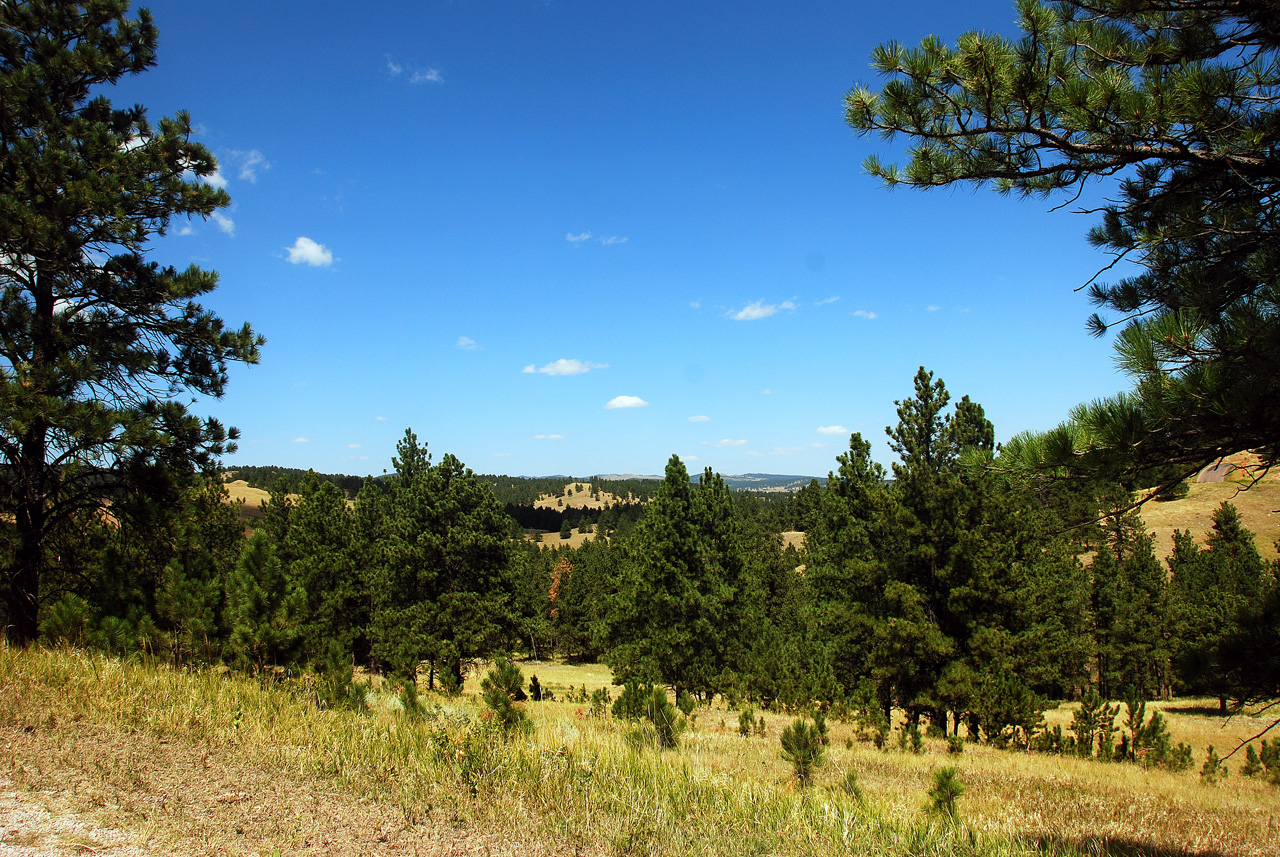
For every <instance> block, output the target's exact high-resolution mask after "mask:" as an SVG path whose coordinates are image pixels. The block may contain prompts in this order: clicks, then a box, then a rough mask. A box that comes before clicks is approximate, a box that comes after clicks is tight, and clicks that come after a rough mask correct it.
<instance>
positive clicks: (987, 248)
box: [108, 0, 1126, 475]
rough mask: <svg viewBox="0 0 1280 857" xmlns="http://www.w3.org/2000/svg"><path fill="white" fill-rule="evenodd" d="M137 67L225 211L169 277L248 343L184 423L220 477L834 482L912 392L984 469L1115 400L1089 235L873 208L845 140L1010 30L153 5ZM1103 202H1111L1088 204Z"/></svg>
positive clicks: (984, 11)
mask: <svg viewBox="0 0 1280 857" xmlns="http://www.w3.org/2000/svg"><path fill="white" fill-rule="evenodd" d="M149 6H150V8H151V10H152V12H153V13H154V15H155V18H156V22H157V25H158V26H159V30H160V50H159V61H158V65H157V66H156V68H154V69H152V70H150V71H148V72H146V73H144V74H142V75H139V76H135V77H132V78H130V79H128V80H126V81H123V82H122V83H121V84H119V85H117V86H115V87H113V88H112V89H111V91H109V92H108V94H109V95H110V97H111V98H112V99H113V100H114V101H116V102H117V103H121V104H127V103H141V104H144V105H146V106H147V108H148V111H149V115H150V116H151V118H152V119H153V121H154V120H155V119H158V118H159V117H160V116H162V115H170V114H172V113H174V112H176V111H178V110H187V111H189V112H190V113H191V115H192V119H193V122H194V123H195V124H196V126H197V127H198V129H199V132H200V133H199V139H200V140H201V141H202V142H203V143H204V144H205V145H207V146H208V147H209V148H210V149H211V150H212V151H213V153H214V154H215V155H216V156H217V157H218V158H219V161H220V175H219V177H218V180H219V181H220V182H225V186H226V188H227V190H228V191H229V192H230V194H231V197H232V200H233V202H232V205H231V207H230V208H229V209H227V210H226V211H224V212H223V213H222V214H221V215H220V218H221V219H219V220H217V221H215V220H210V221H207V222H206V221H199V220H198V221H195V222H192V223H190V224H186V223H175V224H174V226H173V229H172V230H171V233H170V235H168V236H167V237H165V238H163V239H161V240H160V241H158V242H157V243H156V244H155V246H154V248H153V257H154V258H155V259H157V260H159V261H163V262H168V263H174V264H179V265H186V264H188V263H190V262H192V261H195V262H196V263H198V264H200V265H202V266H204V267H207V268H211V269H213V270H216V271H218V272H219V274H220V275H221V286H220V288H219V289H218V291H217V292H216V293H214V294H213V295H212V296H211V297H210V299H209V300H208V301H207V303H208V305H210V306H211V307H213V308H214V309H215V310H216V311H217V312H218V313H219V314H220V315H221V316H222V317H223V318H224V319H225V320H226V321H228V322H229V323H234V324H239V323H240V322H242V321H246V320H247V321H249V322H251V323H252V324H253V326H254V327H255V329H257V330H258V331H259V332H261V333H262V334H264V335H265V336H266V337H267V340H268V342H267V345H266V347H265V348H264V350H263V356H262V362H261V364H260V365H258V366H252V367H236V368H234V369H233V371H232V374H231V383H230V385H229V387H228V391H227V394H226V395H225V396H224V397H223V398H222V399H221V400H217V401H210V402H202V403H199V404H198V405H197V407H198V408H199V409H200V410H201V411H202V412H204V413H209V414H212V415H214V416H217V417H218V418H219V419H221V420H222V421H223V422H224V423H227V424H230V425H235V426H238V427H239V428H240V430H241V432H242V434H243V437H242V440H241V447H240V451H239V452H238V453H237V454H235V455H234V456H231V457H229V458H228V459H227V462H228V463H230V464H235V463H245V464H280V465H285V466H294V467H314V468H315V469H317V470H320V471H325V472H346V473H355V474H364V473H375V474H376V473H381V472H382V470H383V469H384V468H389V467H390V458H391V456H392V454H393V453H394V447H395V443H396V441H397V440H398V439H399V438H400V437H401V436H402V434H403V432H404V430H405V428H406V427H412V428H413V430H414V431H415V432H416V433H417V435H418V437H419V439H421V440H424V441H426V442H427V443H428V444H429V446H430V449H431V450H432V451H433V452H434V453H435V454H436V456H437V457H438V456H439V455H440V454H442V453H444V452H452V453H454V454H455V455H457V456H458V457H459V458H461V459H462V460H463V461H464V462H466V463H467V464H468V465H469V466H470V467H472V468H473V469H475V470H477V471H479V472H505V473H511V474H524V475H544V474H552V473H572V474H575V475H589V474H595V473H616V472H632V473H660V472H661V470H662V467H663V465H664V464H665V462H666V460H667V458H668V457H669V456H670V455H671V454H672V453H676V454H679V455H680V456H681V457H682V458H684V459H685V460H686V462H687V463H688V464H689V467H690V469H691V470H696V469H701V468H702V467H704V466H710V467H712V468H714V469H716V470H718V471H720V472H724V473H743V472H749V471H761V472H772V473H798V474H813V475H824V474H826V473H827V471H828V470H830V469H832V467H833V466H834V460H835V456H836V455H837V454H838V453H839V452H841V451H842V450H843V449H845V448H847V445H848V434H847V432H848V431H860V432H862V433H863V435H864V436H865V437H867V438H868V439H869V440H871V441H872V443H873V444H874V455H875V456H876V457H877V458H878V459H879V460H880V461H882V462H884V463H886V464H887V463H889V462H890V461H891V460H892V453H891V452H890V451H889V449H888V446H887V444H886V442H885V434H884V427H885V426H886V425H889V424H892V423H894V422H896V417H895V414H894V406H893V400H894V399H900V398H904V397H906V396H908V395H909V394H910V392H911V379H912V377H913V375H914V373H915V371H916V368H917V367H918V366H920V365H924V366H926V367H928V368H929V369H932V370H933V371H935V372H936V373H937V375H938V376H940V377H941V378H943V379H944V380H945V381H946V383H947V386H948V388H949V389H950V390H951V392H952V393H953V395H954V397H955V398H959V396H960V395H963V394H966V393H967V394H968V395H970V396H971V397H972V398H973V399H975V400H976V401H978V402H980V403H981V404H982V405H983V406H984V407H985V408H986V411H987V415H988V417H989V418H990V419H991V420H992V421H993V422H994V423H995V426H996V432H997V438H998V439H1006V438H1008V437H1009V436H1011V435H1012V434H1015V433H1017V432H1019V431H1022V430H1025V429H1044V428H1048V427H1050V426H1052V425H1054V424H1056V423H1057V422H1059V421H1060V420H1061V419H1063V417H1064V416H1065V415H1066V413H1067V411H1068V409H1069V408H1070V407H1071V406H1073V405H1075V404H1077V403H1079V402H1081V401H1085V400H1088V399H1091V398H1095V397H1097V396H1101V395H1106V394H1111V393H1114V392H1116V391H1118V390H1120V389H1123V388H1124V387H1125V386H1126V381H1125V379H1124V378H1123V377H1122V376H1120V375H1118V374H1117V373H1116V372H1115V370H1114V368H1113V361H1112V352H1111V349H1110V346H1109V344H1108V343H1106V342H1105V341H1099V340H1096V339H1093V338H1091V337H1089V336H1088V335H1087V334H1086V332H1085V330H1084V321H1085V318H1086V316H1087V315H1088V314H1089V312H1090V311H1091V308H1090V307H1089V305H1088V303H1087V301H1086V299H1085V297H1084V295H1083V294H1082V293H1080V292H1078V291H1076V289H1077V287H1079V286H1080V285H1081V284H1082V283H1084V282H1085V281H1087V280H1088V279H1089V278H1090V277H1091V276H1092V275H1093V273H1094V272H1095V271H1096V270H1097V269H1098V268H1099V267H1101V266H1102V265H1103V264H1104V263H1105V261H1106V260H1105V259H1104V258H1103V257H1102V256H1100V255H1099V254H1098V253H1097V251H1095V250H1093V249H1091V248H1090V247H1089V246H1088V245H1087V243H1086V242H1085V240H1084V235H1085V232H1086V230H1087V229H1088V227H1089V226H1090V225H1091V222H1092V220H1091V218H1090V217H1089V216H1087V215H1079V214H1072V213H1069V212H1067V211H1059V212H1051V211H1050V208H1051V207H1052V206H1053V204H1054V202H1046V201H1043V200H1029V201H1024V200H1017V199H1011V198H1003V197H1000V196H998V195H996V194H995V193H993V192H991V191H989V190H977V191H974V190H971V189H967V188H964V189H948V190H942V191H933V192H930V193H921V192H914V191H903V190H898V191H894V192H889V191H887V190H886V189H885V188H884V187H883V186H882V185H881V184H880V183H879V182H878V181H876V180H875V179H873V178H871V177H870V176H868V175H866V174H865V173H864V172H863V170H862V167H861V163H862V160H863V158H864V157H866V156H867V155H868V154H870V153H873V152H878V153H881V154H882V155H891V154H892V153H893V151H894V149H893V148H892V147H890V146H889V145H888V144H886V143H884V142H883V141H881V140H879V139H876V138H858V137H856V136H855V135H854V134H853V133H852V132H851V131H850V130H849V129H848V127H847V126H846V125H845V124H844V121H843V101H842V100H843V96H844V94H845V92H846V91H847V90H848V89H849V88H850V87H851V86H853V85H855V84H856V83H859V82H865V83H871V84H874V83H875V82H876V81H877V78H876V77H875V76H874V73H873V72H872V70H871V69H870V67H869V58H870V55H871V50H872V48H873V47H874V46H875V45H876V44H878V43H881V42H884V41H887V40H890V39H897V40H899V41H903V42H907V43H910V44H915V43H917V42H918V41H919V40H920V39H921V38H922V37H923V36H925V35H928V34H931V33H934V34H937V35H939V36H941V37H943V38H945V39H947V40H948V41H954V39H955V37H956V36H957V35H959V34H960V33H961V32H963V31H964V30H968V29H983V30H988V31H991V30H994V31H1000V32H1003V33H1006V34H1009V35H1013V34H1015V33H1016V28H1015V26H1014V23H1015V19H1016V15H1015V9H1014V6H1013V4H1012V2H1010V0H991V2H986V0H984V2H970V3H964V4H955V3H944V2H937V0H929V2H924V0H902V2H898V3H892V4H886V3H862V2H855V3H847V2H846V3H785V4H782V3H779V4H757V3H742V2H734V3H729V2H725V3H721V2H715V3H712V2H704V3H693V4H690V3H678V4H677V3H669V2H645V3H639V2H605V3H599V2H597V3H586V2H524V1H523V0H510V2H497V0H489V2H465V0H464V2H420V3H379V2H371V3H367V4H362V5H360V6H355V5H352V4H350V3H341V4H339V3H330V2H307V3H295V2H272V3H263V2H255V3H247V2H239V0H218V2H206V0H163V2H152V3H150V4H149ZM1100 190H1105V188H1100Z"/></svg>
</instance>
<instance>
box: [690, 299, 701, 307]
mask: <svg viewBox="0 0 1280 857" xmlns="http://www.w3.org/2000/svg"><path fill="white" fill-rule="evenodd" d="M689 308H690V309H702V301H689Z"/></svg>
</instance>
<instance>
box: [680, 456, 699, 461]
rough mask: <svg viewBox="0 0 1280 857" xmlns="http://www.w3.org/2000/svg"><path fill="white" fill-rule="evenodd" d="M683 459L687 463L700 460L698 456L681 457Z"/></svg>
mask: <svg viewBox="0 0 1280 857" xmlns="http://www.w3.org/2000/svg"><path fill="white" fill-rule="evenodd" d="M681 458H683V459H684V460H685V461H697V460H698V456H696V455H684V456H681Z"/></svg>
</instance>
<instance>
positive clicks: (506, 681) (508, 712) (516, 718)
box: [480, 658, 533, 736]
mask: <svg viewBox="0 0 1280 857" xmlns="http://www.w3.org/2000/svg"><path fill="white" fill-rule="evenodd" d="M523 687H524V676H523V675H521V673H520V668H519V667H517V666H516V665H515V664H513V663H511V661H508V660H506V659H505V658H498V659H497V660H496V661H494V662H493V668H492V669H490V670H489V672H488V674H487V675H485V677H484V678H483V679H481V681H480V689H481V690H482V691H483V699H484V704H485V706H486V707H488V709H489V711H490V712H492V714H493V722H494V725H495V726H497V727H498V730H499V731H500V732H501V733H502V734H503V735H508V736H509V735H512V734H514V733H516V732H523V731H526V730H528V729H530V728H532V726H533V724H532V723H531V722H530V720H529V715H527V714H525V711H524V709H523V708H522V707H520V706H519V705H517V704H516V703H518V702H520V701H522V700H524V699H526V698H527V697H526V696H525V694H524V690H523Z"/></svg>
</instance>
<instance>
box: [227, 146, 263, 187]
mask: <svg viewBox="0 0 1280 857" xmlns="http://www.w3.org/2000/svg"><path fill="white" fill-rule="evenodd" d="M234 155H235V156H236V157H239V158H240V173H239V176H240V179H241V180H242V181H247V182H250V183H252V182H256V181H257V180H258V170H269V169H271V164H270V162H268V161H267V159H266V157H265V156H264V155H263V154H262V153H261V152H259V151H258V150H257V149H250V150H249V151H247V152H235V153H234Z"/></svg>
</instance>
